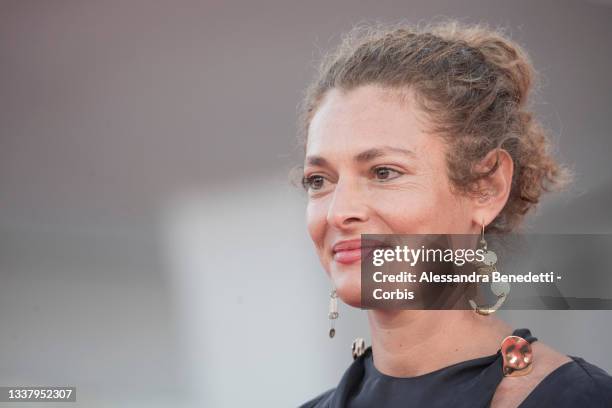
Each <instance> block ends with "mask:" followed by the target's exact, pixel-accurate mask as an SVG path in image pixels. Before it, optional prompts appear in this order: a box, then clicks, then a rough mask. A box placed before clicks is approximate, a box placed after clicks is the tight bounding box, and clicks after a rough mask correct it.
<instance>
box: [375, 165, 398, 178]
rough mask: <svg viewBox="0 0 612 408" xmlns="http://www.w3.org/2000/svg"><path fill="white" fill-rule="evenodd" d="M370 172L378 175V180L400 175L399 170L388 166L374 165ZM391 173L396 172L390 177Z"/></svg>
mask: <svg viewBox="0 0 612 408" xmlns="http://www.w3.org/2000/svg"><path fill="white" fill-rule="evenodd" d="M372 172H373V173H374V175H375V176H377V177H378V180H393V179H395V178H397V177H399V176H401V175H402V173H401V172H399V171H397V170H394V169H392V168H390V167H384V166H380V167H374V168H373V169H372ZM392 173H396V174H397V176H395V177H391V176H392Z"/></svg>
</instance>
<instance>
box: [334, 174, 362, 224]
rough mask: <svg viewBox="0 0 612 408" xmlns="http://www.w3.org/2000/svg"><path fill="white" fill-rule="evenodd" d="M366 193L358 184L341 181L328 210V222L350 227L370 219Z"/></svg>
mask: <svg viewBox="0 0 612 408" xmlns="http://www.w3.org/2000/svg"><path fill="white" fill-rule="evenodd" d="M368 217H369V216H368V207H367V205H366V204H365V203H364V194H363V192H362V191H361V190H360V189H359V187H358V186H357V185H354V184H351V183H349V182H345V183H341V182H339V183H338V184H337V185H336V188H335V189H334V195H333V198H332V201H331V203H330V205H329V209H328V211H327V223H328V224H329V225H332V226H333V227H335V228H337V229H344V230H346V229H349V228H352V227H354V226H356V225H359V224H361V223H364V222H366V221H367V220H368Z"/></svg>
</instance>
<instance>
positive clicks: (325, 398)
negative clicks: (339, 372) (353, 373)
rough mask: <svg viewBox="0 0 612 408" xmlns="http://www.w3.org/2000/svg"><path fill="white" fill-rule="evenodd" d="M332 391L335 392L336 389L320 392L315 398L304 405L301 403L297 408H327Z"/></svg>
mask: <svg viewBox="0 0 612 408" xmlns="http://www.w3.org/2000/svg"><path fill="white" fill-rule="evenodd" d="M334 391H336V388H335V387H334V388H331V389H329V390H327V391H325V392H322V393H321V394H319V395H317V396H316V397H314V398H313V399H311V400H308V401H306V402H305V403H303V404H302V405H300V406H299V407H298V408H315V407H316V408H323V407H327V406H329V404H330V402H331V399H332V396H333V395H334Z"/></svg>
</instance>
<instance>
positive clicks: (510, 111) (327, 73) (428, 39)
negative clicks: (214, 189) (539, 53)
mask: <svg viewBox="0 0 612 408" xmlns="http://www.w3.org/2000/svg"><path fill="white" fill-rule="evenodd" d="M534 77H535V71H534V69H533V67H532V64H531V62H530V59H529V57H528V56H527V53H526V52H525V51H524V50H523V49H522V48H521V47H520V46H519V45H518V44H516V43H515V42H513V41H511V40H510V39H508V38H507V37H505V36H504V35H502V34H501V33H500V32H499V31H498V30H493V29H490V28H488V27H487V26H484V25H480V24H479V25H463V24H460V23H459V22H457V21H454V20H449V21H444V22H441V23H436V24H430V25H427V26H424V27H419V26H412V25H409V24H405V23H399V24H393V25H391V24H382V23H376V24H366V25H361V26H359V25H358V26H355V27H354V28H353V29H352V30H351V31H349V32H348V33H347V34H345V35H344V36H343V39H342V41H341V44H340V45H339V46H338V47H337V48H336V49H335V50H334V51H333V52H330V53H328V54H327V55H326V56H325V57H324V58H323V60H322V61H321V63H320V66H319V69H318V74H317V76H316V78H315V80H314V81H313V82H312V83H311V84H310V86H308V88H307V89H306V92H305V96H304V99H303V101H302V103H301V111H300V116H299V121H300V124H299V132H298V133H299V135H298V137H299V139H300V141H301V143H302V146H303V147H304V149H305V146H306V141H307V135H308V127H309V125H310V121H311V119H312V117H313V116H314V114H315V112H316V110H317V108H318V106H319V104H320V103H321V101H322V99H323V97H324V96H325V95H326V93H327V92H328V91H329V90H331V89H333V88H338V89H341V90H344V91H348V90H351V89H354V88H356V87H359V86H361V85H368V84H374V85H379V86H381V87H383V88H385V89H389V90H394V91H398V94H399V95H408V92H405V91H408V90H411V91H413V92H412V93H411V94H412V95H413V96H414V97H415V99H416V102H417V103H418V105H417V106H418V108H419V109H421V110H422V111H423V112H424V113H425V114H426V115H427V117H428V118H429V119H430V120H428V122H430V123H431V128H430V129H428V130H429V131H430V132H432V133H435V134H438V135H440V136H441V137H443V138H444V140H445V141H446V142H447V144H448V146H449V147H450V148H449V149H448V152H447V156H446V162H447V173H448V177H449V179H450V180H451V185H452V186H453V187H454V189H455V190H457V191H459V192H463V193H471V194H478V187H477V185H478V183H477V181H478V180H480V179H482V178H484V177H487V176H488V175H490V174H492V173H493V172H495V170H496V169H497V167H498V162H496V163H495V165H494V166H492V167H491V168H489V169H488V170H486V171H484V172H483V171H482V170H479V167H478V163H479V162H480V161H481V160H482V159H483V158H484V157H485V156H486V155H487V154H488V153H489V152H490V151H491V150H493V149H499V148H503V149H505V150H506V151H507V152H508V153H509V154H510V156H511V157H512V160H513V163H514V173H513V176H512V184H511V190H510V195H509V197H508V201H507V202H506V205H505V206H504V208H503V209H502V211H501V212H500V213H499V214H498V216H497V217H496V218H495V219H494V220H493V221H492V222H491V223H490V224H489V225H488V227H487V229H488V230H489V231H491V232H510V231H512V230H513V229H514V228H515V227H516V226H517V225H518V224H520V222H521V220H522V219H523V217H524V215H525V214H526V213H527V212H528V211H529V210H530V209H531V208H533V207H535V206H536V204H537V203H538V202H539V200H540V196H541V194H542V193H543V192H544V191H551V190H555V189H558V188H560V187H562V186H564V185H565V184H566V183H567V182H568V181H569V180H570V178H571V174H570V172H569V170H568V169H567V168H566V167H564V166H561V165H560V164H558V163H557V162H556V160H555V159H554V158H553V157H552V155H551V153H550V139H549V135H548V132H547V130H546V129H545V128H544V127H543V126H542V125H541V124H540V123H539V122H538V121H537V120H536V119H535V118H534V114H533V112H531V111H530V110H529V109H528V108H527V97H528V95H529V93H530V90H531V89H532V86H533V82H534ZM403 98H405V96H404V97H403ZM400 100H404V99H401V98H400Z"/></svg>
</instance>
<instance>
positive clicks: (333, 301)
mask: <svg viewBox="0 0 612 408" xmlns="http://www.w3.org/2000/svg"><path fill="white" fill-rule="evenodd" d="M327 316H328V317H329V338H330V339H331V338H333V337H334V336H335V335H336V329H335V328H334V322H335V321H336V319H337V318H338V295H337V294H336V288H333V289H332V291H331V292H330V293H329V314H328V315H327Z"/></svg>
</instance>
